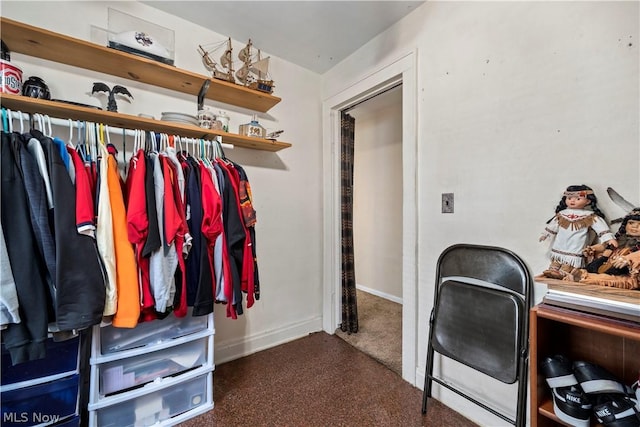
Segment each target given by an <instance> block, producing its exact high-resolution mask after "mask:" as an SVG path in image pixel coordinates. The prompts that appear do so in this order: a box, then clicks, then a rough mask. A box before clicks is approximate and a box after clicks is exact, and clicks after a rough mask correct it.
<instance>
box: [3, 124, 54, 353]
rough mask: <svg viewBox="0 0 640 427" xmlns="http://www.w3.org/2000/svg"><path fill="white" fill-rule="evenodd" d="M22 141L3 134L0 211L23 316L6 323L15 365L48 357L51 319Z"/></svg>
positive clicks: (6, 342)
mask: <svg viewBox="0 0 640 427" xmlns="http://www.w3.org/2000/svg"><path fill="white" fill-rule="evenodd" d="M19 144H22V141H20V136H19V135H18V134H17V133H15V132H14V133H10V134H9V133H5V132H3V133H2V147H1V150H2V151H1V157H0V159H1V162H2V165H1V167H2V168H1V169H0V170H1V173H2V187H1V188H0V190H1V193H0V197H1V203H2V210H1V211H0V212H1V220H2V230H3V233H4V238H5V242H6V245H7V254H8V258H9V263H10V266H11V271H12V274H13V277H14V280H15V283H16V293H17V297H18V303H19V314H20V319H21V322H20V323H10V324H8V325H7V329H6V330H5V331H3V339H4V344H5V347H6V349H7V350H8V351H9V354H10V356H11V362H12V363H13V364H14V365H15V364H18V363H23V362H27V361H29V360H37V359H42V358H44V357H45V356H46V348H45V340H46V339H47V323H48V321H49V314H48V310H47V307H49V305H48V304H47V291H46V288H47V284H46V279H45V277H44V274H43V272H44V271H45V267H44V265H42V260H41V259H40V257H39V256H35V254H37V251H38V249H37V247H36V244H35V235H34V233H33V229H32V228H31V221H30V219H29V218H30V215H29V206H28V201H27V194H26V191H25V189H24V183H23V180H22V175H21V173H20V169H19V168H18V159H17V158H16V156H15V154H16V152H17V150H18V148H17V146H18V145H19ZM34 267H35V268H34ZM3 276H4V271H3Z"/></svg>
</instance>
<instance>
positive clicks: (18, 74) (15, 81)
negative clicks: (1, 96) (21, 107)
mask: <svg viewBox="0 0 640 427" xmlns="http://www.w3.org/2000/svg"><path fill="white" fill-rule="evenodd" d="M21 90H22V70H21V69H20V68H19V67H16V66H15V65H13V64H12V63H11V62H9V61H5V60H4V59H0V93H10V94H12V95H20V92H21Z"/></svg>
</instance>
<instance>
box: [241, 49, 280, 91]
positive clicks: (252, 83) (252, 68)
mask: <svg viewBox="0 0 640 427" xmlns="http://www.w3.org/2000/svg"><path fill="white" fill-rule="evenodd" d="M269 58H270V57H266V58H262V57H261V54H260V49H256V48H254V47H253V43H251V39H249V42H248V43H247V45H246V46H245V47H244V48H243V49H241V50H240V52H238V59H240V61H242V66H241V67H240V68H239V69H238V71H236V77H237V78H238V80H239V81H240V82H242V84H243V85H245V86H247V87H249V88H251V89H256V90H259V91H262V92H266V93H272V92H273V88H274V84H273V80H272V79H271V78H270V76H269Z"/></svg>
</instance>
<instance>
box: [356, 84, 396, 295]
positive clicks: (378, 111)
mask: <svg viewBox="0 0 640 427" xmlns="http://www.w3.org/2000/svg"><path fill="white" fill-rule="evenodd" d="M349 114H350V115H351V116H353V117H354V118H355V123H356V126H355V149H354V153H355V154H354V189H353V194H354V196H353V199H354V201H353V238H354V255H355V275H356V282H357V284H358V285H359V286H361V287H363V289H364V290H367V291H370V292H372V293H374V294H376V295H378V296H382V297H384V298H387V299H391V300H392V301H396V302H401V301H402V90H401V88H396V89H393V90H392V91H390V92H386V93H383V94H381V95H378V96H377V97H375V98H373V99H371V100H369V101H366V102H364V103H363V104H360V105H358V106H357V107H356V108H354V109H353V110H351V111H349Z"/></svg>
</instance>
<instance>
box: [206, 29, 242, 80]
mask: <svg viewBox="0 0 640 427" xmlns="http://www.w3.org/2000/svg"><path fill="white" fill-rule="evenodd" d="M198 52H199V53H200V55H202V62H203V64H204V66H205V67H206V68H207V70H209V71H211V74H212V76H213V78H214V79H219V80H226V81H228V82H231V83H235V77H234V72H233V56H232V52H233V48H232V47H231V37H229V38H228V39H227V40H224V41H221V42H218V43H212V44H208V45H204V46H203V45H198ZM218 55H220V56H219V57H218V58H219V60H218V62H216V61H215V59H214V58H215V57H216V56H218Z"/></svg>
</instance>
